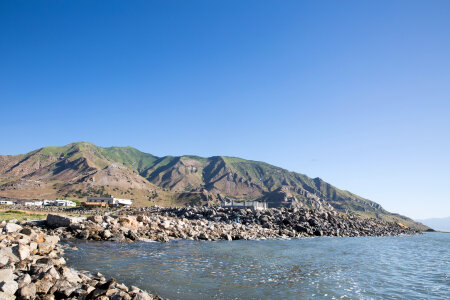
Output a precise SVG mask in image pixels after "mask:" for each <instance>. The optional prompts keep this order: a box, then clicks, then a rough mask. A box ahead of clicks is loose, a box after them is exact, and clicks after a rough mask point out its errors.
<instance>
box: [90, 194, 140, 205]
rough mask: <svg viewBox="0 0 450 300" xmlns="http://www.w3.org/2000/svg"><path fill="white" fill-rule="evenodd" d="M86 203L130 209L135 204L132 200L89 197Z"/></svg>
mask: <svg viewBox="0 0 450 300" xmlns="http://www.w3.org/2000/svg"><path fill="white" fill-rule="evenodd" d="M86 202H88V203H106V204H108V205H110V206H123V207H130V206H131V205H132V204H133V201H132V200H130V199H119V198H114V197H113V196H110V197H87V200H86Z"/></svg>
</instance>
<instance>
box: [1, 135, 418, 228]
mask: <svg viewBox="0 0 450 300" xmlns="http://www.w3.org/2000/svg"><path fill="white" fill-rule="evenodd" d="M104 194H113V195H114V196H116V197H124V198H132V199H134V200H135V204H136V205H140V206H146V205H154V204H158V205H166V206H167V205H187V204H189V205H200V204H205V203H218V201H220V200H223V199H224V198H228V199H230V200H264V201H267V202H268V203H269V207H279V206H283V205H296V206H302V205H304V206H308V207H316V208H318V207H325V208H326V207H328V208H330V209H336V210H338V211H341V212H351V213H354V214H358V215H360V216H364V217H376V218H380V219H384V220H387V221H396V222H400V223H402V224H404V225H406V226H413V227H417V228H421V229H426V226H423V225H422V224H418V223H416V222H414V221H413V220H411V219H409V218H406V217H404V216H401V215H397V214H392V213H389V212H387V211H386V210H384V209H383V208H382V207H381V206H380V205H379V204H377V203H375V202H372V201H370V200H367V199H364V198H362V197H360V196H358V195H355V194H353V193H350V192H348V191H344V190H340V189H338V188H336V187H334V186H332V185H331V184H329V183H327V182H325V181H323V180H322V179H320V178H310V177H308V176H306V175H303V174H300V173H296V172H290V171H288V170H285V169H282V168H279V167H276V166H272V165H270V164H267V163H264V162H258V161H251V160H245V159H241V158H236V157H226V156H213V157H208V158H204V157H199V156H191V155H186V156H163V157H157V156H154V155H152V154H148V153H144V152H141V151H139V150H137V149H134V148H132V147H109V148H102V147H98V146H95V145H93V144H91V143H86V142H79V143H72V144H69V145H66V146H62V147H44V148H41V149H38V150H35V151H32V152H30V153H27V154H21V155H13V156H12V155H6V156H0V196H2V197H9V198H36V199H46V198H47V199H48V198H56V197H64V198H68V199H84V198H85V197H86V196H89V195H104Z"/></svg>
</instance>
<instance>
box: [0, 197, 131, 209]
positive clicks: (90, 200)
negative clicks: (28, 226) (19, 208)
mask: <svg viewBox="0 0 450 300" xmlns="http://www.w3.org/2000/svg"><path fill="white" fill-rule="evenodd" d="M132 204H133V201H132V200H130V199H119V198H115V197H114V196H110V197H87V199H86V202H82V205H83V206H87V207H130V206H131V205H132ZM0 205H25V206H63V207H76V206H77V204H76V203H75V202H73V201H70V200H33V201H26V202H14V201H11V200H4V199H2V200H0Z"/></svg>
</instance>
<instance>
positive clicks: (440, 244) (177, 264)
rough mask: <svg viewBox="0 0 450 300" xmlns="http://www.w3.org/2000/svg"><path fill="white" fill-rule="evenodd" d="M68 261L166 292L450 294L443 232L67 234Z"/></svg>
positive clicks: (178, 295)
mask: <svg viewBox="0 0 450 300" xmlns="http://www.w3.org/2000/svg"><path fill="white" fill-rule="evenodd" d="M68 243H70V244H71V245H72V244H76V246H77V247H78V249H79V250H78V251H76V250H72V249H69V250H66V254H65V257H66V259H67V261H68V264H69V265H70V266H72V267H74V268H77V269H83V270H90V271H91V272H101V273H103V274H105V275H107V276H109V277H115V278H116V279H118V280H119V281H121V282H124V283H126V284H128V285H136V286H139V287H140V288H143V289H146V290H148V291H150V292H154V293H157V294H159V295H161V296H163V297H168V298H171V299H211V298H216V299H223V298H227V299H230V298H236V299H271V298H275V297H276V298H282V299H302V298H311V297H312V298H321V299H349V298H370V299H373V298H378V299H380V298H383V299H399V298H408V299H411V298H419V299H420V298H421V299H442V298H448V297H449V296H450V279H449V273H450V266H449V261H450V234H440V233H427V234H424V235H417V236H400V237H381V238H374V237H367V238H327V237H321V238H307V239H292V240H281V239H278V240H264V241H233V242H227V241H220V242H204V241H186V240H176V241H171V242H170V243H166V244H163V243H147V242H136V243H129V244H128V243H114V242H86V241H69V242H68Z"/></svg>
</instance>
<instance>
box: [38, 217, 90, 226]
mask: <svg viewBox="0 0 450 300" xmlns="http://www.w3.org/2000/svg"><path fill="white" fill-rule="evenodd" d="M84 220H86V218H85V217H68V216H64V215H53V214H48V215H47V220H46V221H47V225H48V226H51V227H68V226H70V225H73V224H78V223H80V222H82V221H84Z"/></svg>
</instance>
